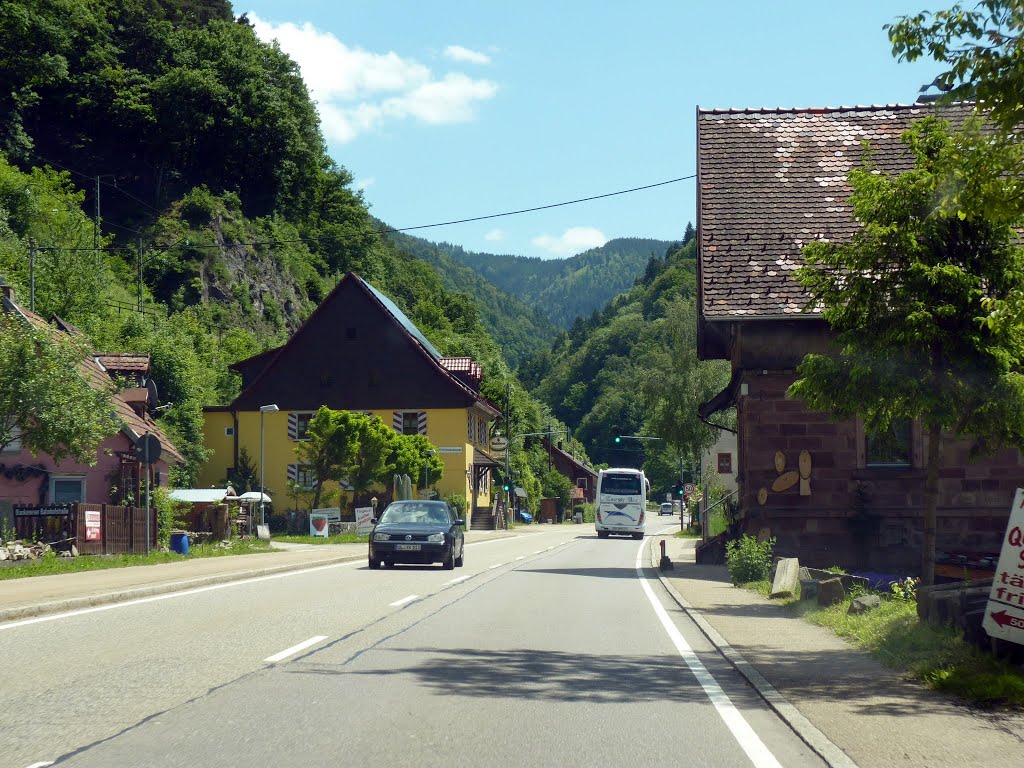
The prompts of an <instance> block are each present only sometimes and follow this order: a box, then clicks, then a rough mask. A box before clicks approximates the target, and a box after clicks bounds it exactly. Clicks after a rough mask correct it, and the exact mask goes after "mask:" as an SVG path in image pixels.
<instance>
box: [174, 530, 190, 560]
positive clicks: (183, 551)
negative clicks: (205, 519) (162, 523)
mask: <svg viewBox="0 0 1024 768" xmlns="http://www.w3.org/2000/svg"><path fill="white" fill-rule="evenodd" d="M171 551H172V552H177V553H178V554H179V555H187V554H188V534H187V533H172V534H171Z"/></svg>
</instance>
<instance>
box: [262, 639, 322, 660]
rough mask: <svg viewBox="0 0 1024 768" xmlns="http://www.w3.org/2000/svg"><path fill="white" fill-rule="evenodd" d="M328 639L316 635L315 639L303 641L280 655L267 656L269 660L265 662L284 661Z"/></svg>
mask: <svg viewBox="0 0 1024 768" xmlns="http://www.w3.org/2000/svg"><path fill="white" fill-rule="evenodd" d="M326 639H327V635H316V636H315V637H311V638H309V640H303V641H302V642H301V643H299V644H298V645H293V646H292V647H291V648H285V649H284V650H283V651H281V652H280V653H275V654H274V655H273V656H267V658H265V659H264V661H269V662H275V661H281V660H282V659H287V658H288V657H289V656H291V655H293V654H296V653H298V652H299V651H304V650H306V649H307V648H309V646H311V645H316V644H317V643H319V642H320V641H321V640H326Z"/></svg>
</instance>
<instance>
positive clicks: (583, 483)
mask: <svg viewBox="0 0 1024 768" xmlns="http://www.w3.org/2000/svg"><path fill="white" fill-rule="evenodd" d="M576 487H577V488H584V489H585V488H586V487H587V478H585V477H577V478H576Z"/></svg>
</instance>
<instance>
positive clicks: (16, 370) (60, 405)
mask: <svg viewBox="0 0 1024 768" xmlns="http://www.w3.org/2000/svg"><path fill="white" fill-rule="evenodd" d="M88 354H89V350H88V348H87V347H86V346H85V345H84V343H82V342H81V341H79V340H77V339H74V338H71V337H68V336H65V335H63V334H57V333H56V332H52V331H49V330H44V329H39V328H36V327H34V326H32V325H31V324H30V323H29V322H28V321H26V320H25V319H23V318H21V317H18V316H16V315H14V314H10V313H7V312H4V311H0V450H3V449H4V448H6V447H7V446H9V445H11V444H12V443H14V441H15V440H19V439H20V441H21V445H22V446H23V447H24V448H27V449H28V450H30V451H31V452H32V453H33V454H36V453H45V454H48V455H49V456H51V457H52V458H53V459H54V460H55V461H60V460H61V459H63V458H65V457H71V458H72V459H74V460H75V461H77V462H80V463H82V464H89V465H92V464H95V463H96V460H97V454H96V449H97V447H98V446H99V444H100V443H101V442H102V441H103V440H104V439H105V438H107V437H109V436H110V435H112V434H114V433H115V432H117V429H118V426H119V425H118V423H117V421H116V420H115V418H114V414H113V407H112V405H111V403H110V392H108V391H105V390H103V389H100V388H97V387H95V386H93V385H91V384H90V383H89V382H88V381H86V379H85V377H84V376H85V375H87V374H84V372H83V370H82V365H83V363H82V361H83V359H84V358H85V357H86V355H88Z"/></svg>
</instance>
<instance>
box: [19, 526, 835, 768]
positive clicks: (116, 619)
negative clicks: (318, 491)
mask: <svg viewBox="0 0 1024 768" xmlns="http://www.w3.org/2000/svg"><path fill="white" fill-rule="evenodd" d="M663 520H664V522H661V521H652V525H651V527H652V529H658V528H661V527H663V526H664V527H668V526H669V525H670V523H669V522H668V518H663ZM673 527H674V526H673ZM535 530H536V529H535ZM542 530H543V532H538V533H533V534H532V535H524V536H522V537H516V538H510V539H500V540H493V541H487V542H480V543H477V544H474V545H470V546H468V547H467V549H466V565H465V567H463V568H461V569H456V570H454V571H444V570H441V569H439V568H437V567H436V566H435V567H430V568H420V567H398V568H394V569H384V570H380V571H370V570H368V569H367V567H366V564H365V562H360V563H356V564H346V565H335V566H329V567H325V568H320V569H315V570H311V571H304V572H298V573H292V574H289V575H285V576H275V577H266V578H262V579H256V580H252V581H249V582H243V583H234V584H230V585H218V586H217V587H212V588H205V589H201V590H196V591H194V592H191V593H184V594H178V595H174V596H165V597H163V598H161V599H155V600H152V599H151V600H148V601H141V602H137V603H133V604H127V605H123V606H119V607H118V608H116V609H112V610H108V611H103V612H95V613H83V614H80V615H73V616H69V617H66V618H61V619H59V620H55V621H50V622H44V623H37V624H30V625H23V626H15V627H11V628H8V629H6V630H5V629H4V625H0V654H2V657H3V658H4V659H6V660H7V664H6V665H5V667H6V669H5V673H4V683H3V685H2V686H0V764H2V765H5V766H6V765H10V766H14V767H15V768H27V766H41V765H45V764H48V763H49V762H50V761H55V762H54V764H55V765H68V766H103V768H117V767H120V766H124V767H125V768H128V767H129V766H130V767H132V768H137V767H139V766H154V767H155V766H160V767H161V768H168V767H172V766H189V768H193V767H194V766H201V765H217V766H245V767H246V768H252V767H253V766H283V765H288V766H291V765H301V766H321V765H323V766H338V765H351V766H362V765H367V766H368V765H382V764H386V765H398V766H406V765H408V766H434V765H438V766H441V765H443V766H450V765H457V764H462V765H471V766H500V767H501V768H508V767H509V766H587V767H588V768H593V767H594V766H606V765H608V766H649V765H657V764H659V763H662V762H666V763H670V764H678V763H685V764H687V765H695V766H701V765H708V766H712V765H714V766H742V765H757V766H759V767H762V766H763V767H764V768H771V767H772V766H777V765H786V766H818V765H821V762H820V760H819V759H818V758H817V757H816V756H815V755H814V754H813V753H812V752H811V751H810V750H809V749H807V747H806V746H805V745H804V744H803V743H802V742H801V741H800V740H799V739H797V737H796V736H795V735H794V734H793V733H792V732H791V731H790V730H789V729H788V728H787V727H786V726H785V725H784V724H782V723H781V722H780V721H779V720H778V719H777V718H776V717H775V715H774V714H773V713H772V712H771V711H770V710H769V709H767V707H765V705H764V704H763V703H762V702H761V700H760V699H759V698H758V697H757V696H756V695H755V694H754V693H752V692H751V691H750V689H749V688H747V686H746V685H745V684H744V682H743V681H742V679H741V678H739V677H738V676H737V675H736V674H735V672H734V671H733V670H732V668H731V667H730V666H729V665H728V664H727V663H725V662H724V660H722V659H721V658H720V657H719V656H718V655H717V654H715V653H714V652H713V649H712V647H711V646H710V644H709V643H708V642H707V640H706V639H705V638H704V636H703V635H701V634H700V632H699V631H698V630H697V629H696V627H695V626H694V625H693V624H692V623H690V622H689V620H688V619H687V618H686V617H685V615H684V614H682V612H680V611H679V610H678V608H676V607H675V605H674V604H673V603H672V602H671V600H670V599H669V598H668V596H667V594H666V593H665V592H664V590H663V589H662V587H661V585H660V583H659V582H658V580H657V573H656V571H655V570H653V569H651V568H650V554H649V551H648V542H647V541H645V542H643V543H641V542H639V541H635V540H633V539H629V538H613V539H608V540H599V539H597V538H596V536H595V535H594V532H593V529H592V528H589V527H587V528H583V527H576V526H572V527H565V526H552V527H550V528H545V529H542ZM641 555H642V556H641ZM638 566H639V568H638Z"/></svg>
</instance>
